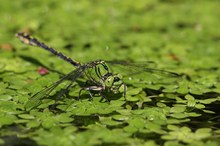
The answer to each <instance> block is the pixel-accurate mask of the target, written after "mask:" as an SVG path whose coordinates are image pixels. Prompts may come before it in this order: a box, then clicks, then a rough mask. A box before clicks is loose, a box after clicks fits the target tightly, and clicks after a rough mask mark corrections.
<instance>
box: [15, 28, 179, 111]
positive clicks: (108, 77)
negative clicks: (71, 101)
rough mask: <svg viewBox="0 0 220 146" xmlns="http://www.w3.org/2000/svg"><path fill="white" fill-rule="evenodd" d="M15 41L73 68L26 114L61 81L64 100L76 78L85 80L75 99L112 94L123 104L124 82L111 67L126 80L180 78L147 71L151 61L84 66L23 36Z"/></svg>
mask: <svg viewBox="0 0 220 146" xmlns="http://www.w3.org/2000/svg"><path fill="white" fill-rule="evenodd" d="M16 37H17V38H18V39H19V40H20V41H21V42H22V43H24V44H26V45H31V46H36V47H40V48H42V49H44V50H47V51H49V52H50V53H52V54H54V55H55V56H57V57H59V58H61V59H62V60H64V61H66V62H68V63H70V64H71V65H72V66H74V67H75V69H74V70H73V71H71V72H70V73H68V74H67V75H65V76H63V77H62V78H61V79H59V80H58V81H57V82H55V83H52V84H51V85H49V86H47V87H46V88H44V89H43V90H41V91H39V92H37V93H36V94H34V95H33V96H32V97H31V98H30V100H28V101H27V103H26V104H25V108H26V109H28V110H31V109H34V108H36V107H38V106H39V105H41V104H42V100H43V99H44V98H46V97H48V96H50V94H51V92H52V91H53V90H55V88H57V87H58V86H59V85H60V84H62V83H63V82H64V81H69V82H68V84H67V85H66V87H65V90H64V91H65V92H62V93H61V95H59V96H63V95H64V94H65V93H66V92H67V91H68V90H69V89H70V88H71V87H72V86H73V84H74V82H76V80H77V79H79V78H85V79H86V82H85V84H84V85H83V86H82V87H81V89H80V90H79V94H78V99H79V97H80V95H81V92H82V91H83V90H85V91H87V92H88V93H89V95H90V98H91V100H92V99H93V96H94V95H93V94H94V92H95V93H97V94H98V95H99V96H101V97H102V99H106V100H108V99H107V98H106V97H105V95H104V93H106V92H112V93H113V94H117V93H121V94H123V97H124V99H125V101H126V92H127V83H126V82H125V81H124V78H123V76H122V75H121V74H120V73H118V72H120V70H119V71H118V72H116V71H114V70H113V69H112V66H118V67H119V69H121V70H122V71H124V70H127V71H128V72H129V73H128V74H127V77H130V76H135V75H137V74H142V73H144V77H146V76H152V75H155V76H157V77H158V76H159V77H160V76H163V77H178V76H179V74H177V73H174V72H170V71H165V70H160V69H155V68H149V67H148V65H149V64H154V62H152V61H149V62H139V63H133V62H127V61H106V60H101V59H99V60H95V61H90V62H87V63H80V62H78V61H76V60H74V59H72V58H69V57H67V56H66V55H64V54H63V53H61V52H58V51H57V50H56V49H54V48H52V47H49V46H48V45H46V44H44V43H43V42H40V41H39V40H38V39H36V38H34V37H32V36H30V35H28V34H26V33H23V32H19V33H17V34H16ZM129 80H130V78H129ZM159 80H160V79H159Z"/></svg>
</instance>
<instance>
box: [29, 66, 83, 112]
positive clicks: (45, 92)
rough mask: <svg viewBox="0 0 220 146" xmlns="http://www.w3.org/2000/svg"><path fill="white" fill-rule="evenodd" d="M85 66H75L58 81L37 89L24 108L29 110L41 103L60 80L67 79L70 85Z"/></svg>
mask: <svg viewBox="0 0 220 146" xmlns="http://www.w3.org/2000/svg"><path fill="white" fill-rule="evenodd" d="M84 70H85V68H77V69H75V70H74V71H72V72H70V73H69V74H67V75H66V76H64V77H63V78H61V79H60V80H59V81H57V82H55V83H53V84H51V85H50V86H48V87H46V88H45V89H43V90H41V91H39V92H38V93H36V94H35V95H33V96H32V97H31V99H30V100H29V101H28V102H27V103H26V104H25V109H26V110H31V109H33V108H35V107H37V106H39V105H40V104H41V103H42V99H43V98H45V97H48V96H49V95H50V93H51V92H52V91H53V90H54V89H55V88H56V87H58V86H59V85H60V84H61V83H62V82H64V81H66V80H69V81H68V86H69V85H71V84H72V83H73V82H75V81H76V79H77V78H78V77H80V76H81V75H82V73H83V71H84Z"/></svg>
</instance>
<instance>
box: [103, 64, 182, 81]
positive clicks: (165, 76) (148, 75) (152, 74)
mask: <svg viewBox="0 0 220 146" xmlns="http://www.w3.org/2000/svg"><path fill="white" fill-rule="evenodd" d="M106 62H107V63H108V64H109V66H110V68H111V69H112V71H113V72H114V73H119V74H122V75H123V80H124V81H125V82H127V83H134V82H136V83H148V84H165V83H166V84H170V83H173V82H176V81H178V80H180V79H181V76H180V75H179V74H177V73H174V72H170V71H166V70H162V69H156V63H154V62H152V61H148V62H138V63H130V62H125V61H116V62H115V61H106Z"/></svg>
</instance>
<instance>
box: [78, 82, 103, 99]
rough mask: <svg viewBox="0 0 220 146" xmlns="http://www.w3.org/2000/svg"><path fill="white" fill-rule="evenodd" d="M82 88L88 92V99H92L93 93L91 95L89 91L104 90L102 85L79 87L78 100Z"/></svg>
mask: <svg viewBox="0 0 220 146" xmlns="http://www.w3.org/2000/svg"><path fill="white" fill-rule="evenodd" d="M83 90H86V91H88V92H89V95H90V99H89V100H90V101H92V100H93V95H92V93H91V91H99V92H101V91H103V90H104V87H102V86H89V87H85V88H81V89H80V91H79V95H78V100H79V98H80V95H81V92H82V91H83Z"/></svg>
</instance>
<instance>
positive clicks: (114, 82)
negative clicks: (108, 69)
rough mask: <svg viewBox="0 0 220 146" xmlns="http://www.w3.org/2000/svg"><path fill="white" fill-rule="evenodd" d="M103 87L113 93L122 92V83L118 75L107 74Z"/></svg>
mask: <svg viewBox="0 0 220 146" xmlns="http://www.w3.org/2000/svg"><path fill="white" fill-rule="evenodd" d="M105 86H106V87H107V88H108V89H110V90H111V91H112V92H113V93H119V92H123V90H124V82H123V80H122V76H121V75H119V74H109V75H108V77H107V78H106V80H105Z"/></svg>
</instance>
